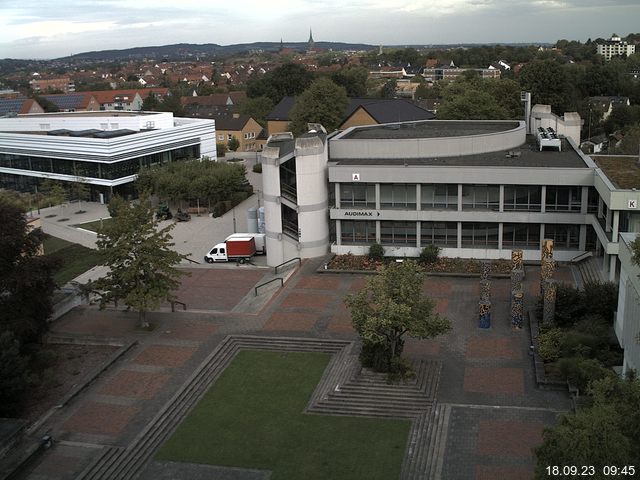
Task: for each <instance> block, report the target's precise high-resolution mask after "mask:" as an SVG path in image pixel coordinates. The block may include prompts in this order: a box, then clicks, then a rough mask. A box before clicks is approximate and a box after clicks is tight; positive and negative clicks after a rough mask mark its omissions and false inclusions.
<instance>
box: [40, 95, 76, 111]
mask: <svg viewBox="0 0 640 480" xmlns="http://www.w3.org/2000/svg"><path fill="white" fill-rule="evenodd" d="M44 98H45V99H46V100H48V101H50V102H51V103H54V104H55V105H56V106H57V107H58V108H59V109H62V110H70V109H72V108H79V107H80V106H81V105H82V100H83V99H84V95H83V94H68V95H45V96H44Z"/></svg>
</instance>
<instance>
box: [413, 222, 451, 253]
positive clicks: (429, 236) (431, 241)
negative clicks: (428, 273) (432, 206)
mask: <svg viewBox="0 0 640 480" xmlns="http://www.w3.org/2000/svg"><path fill="white" fill-rule="evenodd" d="M426 245H438V246H439V247H453V248H455V247H457V246H458V222H420V246H421V247H424V246H426Z"/></svg>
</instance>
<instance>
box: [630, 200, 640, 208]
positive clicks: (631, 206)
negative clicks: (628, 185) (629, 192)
mask: <svg viewBox="0 0 640 480" xmlns="http://www.w3.org/2000/svg"><path fill="white" fill-rule="evenodd" d="M628 205H629V208H638V201H637V200H629V203H628Z"/></svg>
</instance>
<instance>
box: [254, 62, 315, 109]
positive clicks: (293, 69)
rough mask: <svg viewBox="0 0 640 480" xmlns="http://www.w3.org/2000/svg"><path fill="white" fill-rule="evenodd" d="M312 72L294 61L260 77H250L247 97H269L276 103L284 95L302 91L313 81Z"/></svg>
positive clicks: (296, 93)
mask: <svg viewBox="0 0 640 480" xmlns="http://www.w3.org/2000/svg"><path fill="white" fill-rule="evenodd" d="M313 78H314V76H313V73H311V72H309V71H307V70H306V69H305V67H304V66H302V65H298V64H296V63H285V64H284V65H282V66H280V67H278V68H276V69H275V70H273V71H271V72H268V73H267V74H265V75H264V76H263V77H262V78H252V79H250V80H249V81H248V82H247V96H248V97H249V98H256V97H269V98H270V99H271V101H272V102H273V103H274V104H277V103H278V102H279V101H280V100H282V98H283V97H285V96H296V95H299V94H301V93H302V92H304V91H305V90H306V89H307V88H308V87H309V85H311V82H312V81H313Z"/></svg>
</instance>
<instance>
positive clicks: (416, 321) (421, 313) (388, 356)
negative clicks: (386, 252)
mask: <svg viewBox="0 0 640 480" xmlns="http://www.w3.org/2000/svg"><path fill="white" fill-rule="evenodd" d="M424 279H425V273H424V270H423V269H422V268H421V267H419V266H418V265H417V264H416V263H415V262H413V261H404V262H402V263H391V264H388V265H386V266H383V267H382V268H381V269H380V271H379V274H378V275H376V276H374V277H372V278H371V279H369V280H368V281H367V284H366V286H365V287H364V288H363V289H362V290H361V291H360V292H358V293H356V294H352V295H347V297H346V298H345V304H346V305H347V307H349V308H350V309H351V319H352V322H353V326H354V328H355V329H356V331H357V332H358V334H359V335H360V337H361V338H362V341H363V353H362V355H361V359H362V360H363V364H365V366H371V367H374V368H376V369H380V370H383V371H387V372H394V371H397V369H398V368H399V367H400V368H401V363H400V361H399V360H400V356H401V354H402V349H403V346H404V336H405V335H409V336H411V337H414V338H421V339H422V338H432V337H435V336H437V335H441V334H443V333H446V332H448V331H449V330H450V329H451V324H450V323H449V321H448V320H447V319H446V318H443V317H441V316H439V315H438V314H437V313H434V312H433V308H434V305H435V303H434V301H433V300H430V299H428V298H424V297H423V295H422V289H423V285H424Z"/></svg>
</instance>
